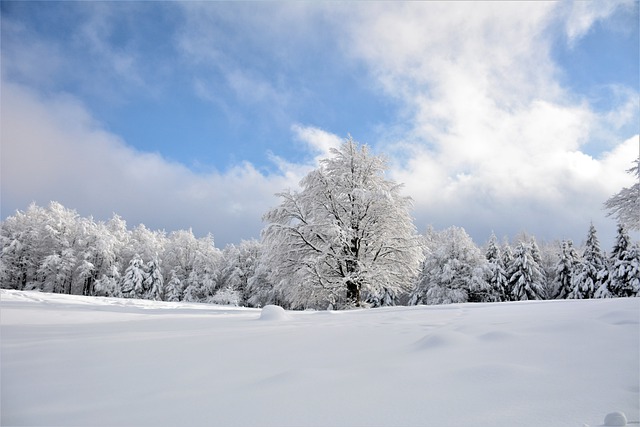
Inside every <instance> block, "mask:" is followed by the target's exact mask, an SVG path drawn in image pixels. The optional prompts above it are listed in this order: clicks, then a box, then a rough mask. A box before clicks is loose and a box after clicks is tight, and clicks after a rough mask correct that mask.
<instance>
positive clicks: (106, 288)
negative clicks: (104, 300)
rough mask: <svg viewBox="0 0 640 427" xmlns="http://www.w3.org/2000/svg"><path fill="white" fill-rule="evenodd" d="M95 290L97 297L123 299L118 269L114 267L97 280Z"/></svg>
mask: <svg viewBox="0 0 640 427" xmlns="http://www.w3.org/2000/svg"><path fill="white" fill-rule="evenodd" d="M94 289H95V295H97V296H103V297H115V298H121V297H122V291H121V290H120V272H119V271H118V268H117V267H116V266H115V265H112V266H111V267H110V268H109V271H107V272H105V273H103V274H102V276H101V277H100V278H99V279H98V280H96V284H95V288H94Z"/></svg>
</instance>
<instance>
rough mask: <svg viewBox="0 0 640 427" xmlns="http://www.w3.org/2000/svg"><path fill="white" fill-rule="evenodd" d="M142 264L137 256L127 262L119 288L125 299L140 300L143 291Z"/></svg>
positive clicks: (143, 273)
mask: <svg viewBox="0 0 640 427" xmlns="http://www.w3.org/2000/svg"><path fill="white" fill-rule="evenodd" d="M143 266H144V262H143V261H142V259H141V258H140V256H139V255H138V254H136V255H134V257H133V258H132V259H131V261H130V262H129V266H128V267H127V269H126V270H125V272H124V276H123V277H122V284H121V285H120V288H121V290H122V295H123V296H124V297H125V298H142V296H143V289H144V285H143V282H144V276H145V272H144V267H143Z"/></svg>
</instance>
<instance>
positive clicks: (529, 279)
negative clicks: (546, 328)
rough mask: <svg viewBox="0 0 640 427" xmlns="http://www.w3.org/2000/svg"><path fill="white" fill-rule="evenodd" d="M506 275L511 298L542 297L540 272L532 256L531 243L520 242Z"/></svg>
mask: <svg viewBox="0 0 640 427" xmlns="http://www.w3.org/2000/svg"><path fill="white" fill-rule="evenodd" d="M507 277H508V280H509V287H510V289H511V300H513V301H522V300H537V299H542V293H543V291H542V285H541V279H542V273H541V272H540V267H539V265H538V264H537V263H536V261H535V259H534V257H533V250H532V248H531V244H528V243H525V242H521V243H520V244H519V245H518V246H517V247H516V250H515V252H514V254H513V259H512V261H511V264H510V265H509V267H508V272H507Z"/></svg>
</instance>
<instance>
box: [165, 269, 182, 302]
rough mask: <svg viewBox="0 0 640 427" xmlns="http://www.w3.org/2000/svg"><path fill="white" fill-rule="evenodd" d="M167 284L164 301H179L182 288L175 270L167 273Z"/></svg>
mask: <svg viewBox="0 0 640 427" xmlns="http://www.w3.org/2000/svg"><path fill="white" fill-rule="evenodd" d="M169 277H170V279H169V282H168V283H167V287H166V292H165V299H166V300H167V301H174V302H175V301H181V300H182V298H183V294H184V288H183V287H182V282H181V281H180V279H179V278H178V275H177V274H176V270H171V272H170V273H169Z"/></svg>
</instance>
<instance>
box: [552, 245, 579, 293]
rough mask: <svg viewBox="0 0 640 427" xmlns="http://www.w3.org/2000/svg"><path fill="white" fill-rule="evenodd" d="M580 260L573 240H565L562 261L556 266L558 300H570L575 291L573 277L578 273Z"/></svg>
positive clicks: (561, 254)
mask: <svg viewBox="0 0 640 427" xmlns="http://www.w3.org/2000/svg"><path fill="white" fill-rule="evenodd" d="M579 264H580V260H579V258H578V253H577V252H576V250H575V249H574V247H573V242H572V241H571V240H563V241H562V246H561V249H560V259H559V260H558V263H557V264H556V294H555V298H556V299H564V298H569V295H570V294H571V292H572V291H573V290H574V284H573V276H574V274H575V273H576V272H577V268H578V265H579Z"/></svg>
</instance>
